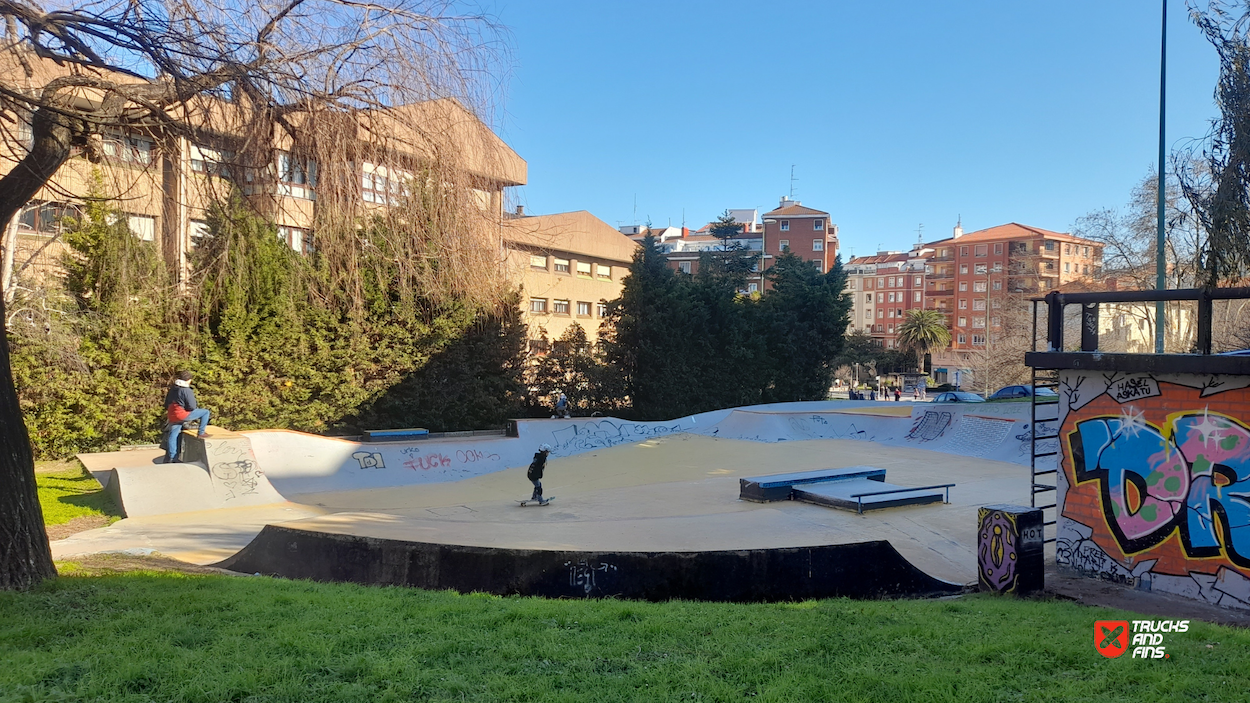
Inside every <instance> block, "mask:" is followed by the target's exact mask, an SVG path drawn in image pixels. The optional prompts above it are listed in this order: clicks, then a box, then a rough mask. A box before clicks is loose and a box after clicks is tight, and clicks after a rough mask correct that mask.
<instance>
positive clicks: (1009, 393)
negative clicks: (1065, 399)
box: [990, 386, 1059, 400]
mask: <svg viewBox="0 0 1250 703" xmlns="http://www.w3.org/2000/svg"><path fill="white" fill-rule="evenodd" d="M1035 392H1036V394H1037V395H1038V396H1039V397H1042V396H1050V397H1052V398H1053V397H1055V396H1057V395H1059V394H1058V393H1056V392H1055V391H1054V390H1052V389H1050V388H1037V389H1034V388H1030V387H1029V386H1003V387H1002V388H999V389H998V392H997V393H995V394H994V395H992V396H990V400H1002V399H1003V398H1028V397H1030V396H1032V395H1033V394H1034V393H1035Z"/></svg>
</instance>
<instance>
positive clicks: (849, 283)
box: [846, 278, 855, 290]
mask: <svg viewBox="0 0 1250 703" xmlns="http://www.w3.org/2000/svg"><path fill="white" fill-rule="evenodd" d="M846 289H847V290H855V279H854V278H851V279H847V281H846Z"/></svg>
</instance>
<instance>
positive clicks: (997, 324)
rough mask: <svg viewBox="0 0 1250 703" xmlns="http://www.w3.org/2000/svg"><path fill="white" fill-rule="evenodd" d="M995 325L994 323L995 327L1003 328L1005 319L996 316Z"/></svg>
mask: <svg viewBox="0 0 1250 703" xmlns="http://www.w3.org/2000/svg"><path fill="white" fill-rule="evenodd" d="M993 323H994V326H995V327H1002V326H1003V318H1001V317H999V316H997V315H995V316H994V319H993Z"/></svg>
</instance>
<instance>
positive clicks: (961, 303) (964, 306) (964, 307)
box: [959, 298, 968, 310]
mask: <svg viewBox="0 0 1250 703" xmlns="http://www.w3.org/2000/svg"><path fill="white" fill-rule="evenodd" d="M959 309H960V310H967V309H968V299H967V298H960V299H959Z"/></svg>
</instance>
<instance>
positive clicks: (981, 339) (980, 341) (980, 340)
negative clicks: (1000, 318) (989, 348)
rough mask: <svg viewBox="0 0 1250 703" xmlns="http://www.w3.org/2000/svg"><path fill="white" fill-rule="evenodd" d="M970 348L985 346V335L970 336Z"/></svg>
mask: <svg viewBox="0 0 1250 703" xmlns="http://www.w3.org/2000/svg"><path fill="white" fill-rule="evenodd" d="M972 346H974V347H983V346H985V335H981V334H974V335H972Z"/></svg>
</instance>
